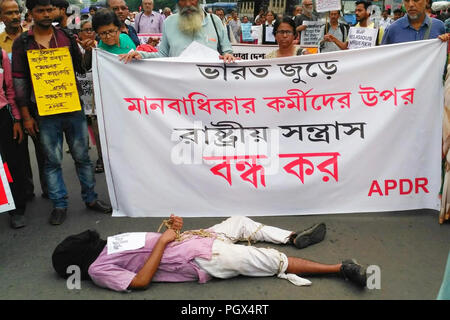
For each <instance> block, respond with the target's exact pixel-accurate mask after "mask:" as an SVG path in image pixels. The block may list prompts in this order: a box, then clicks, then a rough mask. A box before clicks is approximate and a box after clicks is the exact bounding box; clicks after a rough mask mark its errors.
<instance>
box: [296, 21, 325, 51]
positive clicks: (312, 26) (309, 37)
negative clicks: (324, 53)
mask: <svg viewBox="0 0 450 320" xmlns="http://www.w3.org/2000/svg"><path fill="white" fill-rule="evenodd" d="M303 24H304V25H306V26H308V27H307V28H306V29H305V30H303V31H302V32H301V36H300V45H302V46H308V47H317V43H318V42H319V36H320V28H321V27H322V24H321V23H320V22H319V21H303Z"/></svg>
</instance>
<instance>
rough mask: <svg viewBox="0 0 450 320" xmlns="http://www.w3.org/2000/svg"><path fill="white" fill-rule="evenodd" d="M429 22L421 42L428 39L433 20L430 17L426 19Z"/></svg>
mask: <svg viewBox="0 0 450 320" xmlns="http://www.w3.org/2000/svg"><path fill="white" fill-rule="evenodd" d="M428 18H429V19H430V20H428V21H430V23H429V24H428V28H427V30H426V31H425V34H424V36H423V40H428V38H429V37H430V32H431V25H432V24H433V19H431V18H430V17H428Z"/></svg>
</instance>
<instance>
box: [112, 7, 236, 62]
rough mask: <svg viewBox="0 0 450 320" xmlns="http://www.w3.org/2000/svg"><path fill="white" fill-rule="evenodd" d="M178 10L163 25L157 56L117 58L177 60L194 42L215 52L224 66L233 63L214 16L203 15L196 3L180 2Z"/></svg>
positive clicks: (134, 54) (143, 54) (123, 57)
mask: <svg viewBox="0 0 450 320" xmlns="http://www.w3.org/2000/svg"><path fill="white" fill-rule="evenodd" d="M177 7H178V13H177V14H173V15H171V16H169V17H167V19H166V20H165V21H164V26H163V36H162V39H161V44H160V45H159V50H158V52H143V51H132V52H129V53H128V54H122V55H119V56H120V60H121V61H123V62H125V63H127V62H130V61H131V60H133V59H137V60H140V59H148V58H161V57H177V56H179V55H180V54H181V53H182V52H183V51H184V50H185V49H186V48H187V47H188V46H189V45H190V44H191V43H192V42H194V41H197V42H199V43H201V44H203V45H205V46H207V47H210V48H211V49H214V50H217V51H218V52H219V54H220V57H221V58H222V59H223V60H224V62H226V63H228V62H233V61H234V60H235V58H234V56H233V55H232V52H233V50H232V47H231V44H230V41H229V40H228V36H227V31H226V29H225V28H224V26H223V24H222V22H221V21H220V19H219V18H218V17H217V16H216V15H212V14H209V13H206V12H204V11H203V9H202V8H201V7H200V5H199V2H198V0H179V1H178V4H177Z"/></svg>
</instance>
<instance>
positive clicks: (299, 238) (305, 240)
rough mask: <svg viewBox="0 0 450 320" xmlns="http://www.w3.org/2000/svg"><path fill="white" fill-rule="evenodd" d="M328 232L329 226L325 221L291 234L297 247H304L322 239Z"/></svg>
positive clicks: (292, 240)
mask: <svg viewBox="0 0 450 320" xmlns="http://www.w3.org/2000/svg"><path fill="white" fill-rule="evenodd" d="M326 232H327V227H326V226H325V223H317V224H315V225H313V226H312V227H310V228H308V229H306V230H303V231H298V232H296V233H294V234H293V235H292V236H291V242H292V244H293V245H294V246H296V247H297V248H299V249H303V248H306V247H307V246H310V245H312V244H315V243H318V242H320V241H322V240H323V239H324V238H325V233H326Z"/></svg>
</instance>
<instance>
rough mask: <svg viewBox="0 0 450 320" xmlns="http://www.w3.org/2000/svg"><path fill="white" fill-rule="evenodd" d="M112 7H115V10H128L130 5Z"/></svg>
mask: <svg viewBox="0 0 450 320" xmlns="http://www.w3.org/2000/svg"><path fill="white" fill-rule="evenodd" d="M111 9H113V11H119V10H122V11H125V10H128V7H126V6H122V7H114V8H111Z"/></svg>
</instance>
